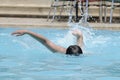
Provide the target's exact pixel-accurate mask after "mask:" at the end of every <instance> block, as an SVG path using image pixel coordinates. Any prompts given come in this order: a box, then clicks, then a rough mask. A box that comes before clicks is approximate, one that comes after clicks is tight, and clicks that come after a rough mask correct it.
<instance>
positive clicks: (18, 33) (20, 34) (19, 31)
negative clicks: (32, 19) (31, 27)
mask: <svg viewBox="0 0 120 80" xmlns="http://www.w3.org/2000/svg"><path fill="white" fill-rule="evenodd" d="M27 32H28V31H27V30H18V31H15V32H13V33H12V35H15V36H22V35H24V34H26V33H27Z"/></svg>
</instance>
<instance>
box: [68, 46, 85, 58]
mask: <svg viewBox="0 0 120 80" xmlns="http://www.w3.org/2000/svg"><path fill="white" fill-rule="evenodd" d="M66 54H67V55H75V56H79V55H80V54H83V52H82V49H81V48H80V47H79V46H78V45H71V46H69V47H68V48H67V50H66Z"/></svg>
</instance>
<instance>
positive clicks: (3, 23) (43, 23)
mask: <svg viewBox="0 0 120 80" xmlns="http://www.w3.org/2000/svg"><path fill="white" fill-rule="evenodd" d="M89 25H90V26H91V27H92V28H94V29H104V30H105V29H107V30H120V23H113V24H109V23H89ZM0 27H3V28H7V27H22V28H28V27H35V28H42V27H47V28H68V27H69V26H68V23H67V22H66V21H65V22H61V21H60V22H59V21H55V22H51V21H47V19H45V18H11V17H0Z"/></svg>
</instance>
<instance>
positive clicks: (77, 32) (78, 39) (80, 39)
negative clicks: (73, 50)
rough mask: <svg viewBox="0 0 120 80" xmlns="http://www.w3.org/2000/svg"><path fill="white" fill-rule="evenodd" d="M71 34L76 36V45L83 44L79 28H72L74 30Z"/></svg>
mask: <svg viewBox="0 0 120 80" xmlns="http://www.w3.org/2000/svg"><path fill="white" fill-rule="evenodd" d="M72 34H73V35H75V36H76V37H77V45H78V46H80V47H82V46H83V44H84V43H83V34H82V32H81V31H79V30H74V31H73V32H72Z"/></svg>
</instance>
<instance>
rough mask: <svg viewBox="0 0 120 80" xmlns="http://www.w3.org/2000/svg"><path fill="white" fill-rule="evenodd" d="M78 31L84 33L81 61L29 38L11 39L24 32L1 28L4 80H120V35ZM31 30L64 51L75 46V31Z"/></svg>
mask: <svg viewBox="0 0 120 80" xmlns="http://www.w3.org/2000/svg"><path fill="white" fill-rule="evenodd" d="M74 27H75V26H74ZM75 28H80V29H81V30H82V31H83V33H84V44H85V46H84V55H81V56H79V57H75V56H66V55H63V54H57V53H52V52H50V51H49V50H48V49H47V48H46V47H44V46H43V45H42V44H41V43H39V42H37V41H36V40H34V39H33V38H31V37H30V36H28V35H24V36H21V37H15V36H11V35H10V34H11V32H13V31H15V30H19V29H21V28H0V80H120V32H119V31H107V30H92V29H90V28H83V27H78V26H77V27H75ZM27 29H28V30H31V31H34V32H37V33H40V34H42V35H44V36H45V37H47V38H48V39H50V40H51V41H53V42H55V43H56V44H58V45H61V46H64V47H68V46H69V45H71V44H75V37H74V36H73V35H72V34H71V30H72V29H73V28H70V29H53V28H48V29H45V28H27Z"/></svg>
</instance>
